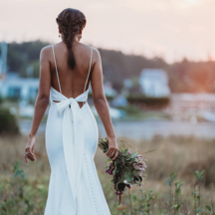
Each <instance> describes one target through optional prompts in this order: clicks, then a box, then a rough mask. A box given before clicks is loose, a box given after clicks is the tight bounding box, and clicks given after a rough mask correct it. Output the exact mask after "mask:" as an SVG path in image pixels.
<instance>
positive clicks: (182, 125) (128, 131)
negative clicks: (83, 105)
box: [19, 120, 215, 140]
mask: <svg viewBox="0 0 215 215" xmlns="http://www.w3.org/2000/svg"><path fill="white" fill-rule="evenodd" d="M97 123H98V128H99V134H100V136H101V137H106V133H105V130H104V127H103V125H102V122H101V121H100V120H97ZM19 125H20V130H21V133H23V134H25V135H28V133H29V131H30V127H31V121H29V120H21V121H19ZM113 125H114V129H115V133H116V136H117V137H126V138H128V139H137V140H139V139H151V138H153V137H154V136H158V135H161V136H164V137H168V136H170V135H182V136H191V135H192V136H195V137H197V138H215V123H214V122H199V123H196V124H192V123H190V122H188V121H167V120H144V121H115V120H114V121H113ZM45 127H46V124H45V123H42V124H41V125H40V127H39V129H38V134H44V133H45Z"/></svg>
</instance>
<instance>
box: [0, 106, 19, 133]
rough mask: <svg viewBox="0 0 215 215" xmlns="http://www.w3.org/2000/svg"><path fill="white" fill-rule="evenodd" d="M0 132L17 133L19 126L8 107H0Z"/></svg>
mask: <svg viewBox="0 0 215 215" xmlns="http://www.w3.org/2000/svg"><path fill="white" fill-rule="evenodd" d="M0 134H19V127H18V124H17V121H16V118H15V116H14V115H11V114H10V112H9V110H8V109H5V108H2V107H0Z"/></svg>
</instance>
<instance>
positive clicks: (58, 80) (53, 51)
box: [52, 45, 62, 94]
mask: <svg viewBox="0 0 215 215" xmlns="http://www.w3.org/2000/svg"><path fill="white" fill-rule="evenodd" d="M52 50H53V55H54V62H55V70H56V75H57V81H58V86H59V89H60V93H61V94H62V91H61V86H60V80H59V76H58V70H57V63H56V59H55V53H54V46H53V45H52Z"/></svg>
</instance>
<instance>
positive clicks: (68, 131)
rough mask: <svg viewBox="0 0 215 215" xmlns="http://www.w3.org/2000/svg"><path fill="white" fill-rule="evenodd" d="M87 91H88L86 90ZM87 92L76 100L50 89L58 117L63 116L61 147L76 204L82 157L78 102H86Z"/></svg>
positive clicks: (81, 130) (82, 139)
mask: <svg viewBox="0 0 215 215" xmlns="http://www.w3.org/2000/svg"><path fill="white" fill-rule="evenodd" d="M88 90H89V89H88ZM88 90H86V91H85V92H84V93H82V94H80V95H79V96H77V97H76V98H67V97H65V96H64V95H63V94H61V93H59V92H58V91H56V90H55V89H54V88H52V87H51V99H52V100H55V101H59V103H55V104H56V106H57V109H58V113H59V115H62V114H63V128H62V129H63V147H64V154H65V160H66V168H67V172H68V176H69V182H70V186H71V189H72V193H73V196H74V200H75V202H76V199H77V194H78V188H79V182H80V177H81V171H82V163H83V155H84V134H83V124H82V123H81V114H82V113H81V108H80V107H79V105H78V102H86V101H87V98H88Z"/></svg>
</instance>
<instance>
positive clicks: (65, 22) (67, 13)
mask: <svg viewBox="0 0 215 215" xmlns="http://www.w3.org/2000/svg"><path fill="white" fill-rule="evenodd" d="M56 22H57V24H58V25H59V27H60V30H61V32H62V39H63V41H64V42H65V43H66V45H67V47H68V50H69V57H68V64H69V66H70V67H71V69H74V67H75V56H74V52H73V50H72V43H73V39H74V36H75V34H80V33H81V32H82V30H83V28H84V27H85V25H86V18H85V15H84V14H83V13H82V12H81V11H79V10H77V9H73V8H67V9H64V10H63V11H62V12H61V13H60V14H59V15H58V17H57V18H56Z"/></svg>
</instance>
